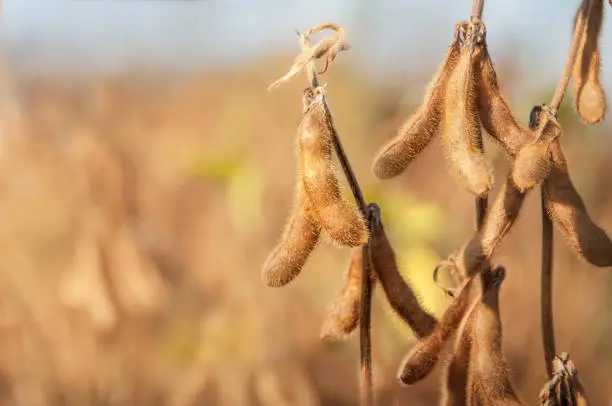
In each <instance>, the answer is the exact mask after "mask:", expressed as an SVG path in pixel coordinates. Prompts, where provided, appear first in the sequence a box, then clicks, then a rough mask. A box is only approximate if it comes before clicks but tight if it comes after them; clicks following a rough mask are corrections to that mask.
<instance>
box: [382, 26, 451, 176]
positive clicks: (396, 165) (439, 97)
mask: <svg viewBox="0 0 612 406" xmlns="http://www.w3.org/2000/svg"><path fill="white" fill-rule="evenodd" d="M458 30H459V26H458V27H457V29H456V32H455V39H454V40H453V42H452V43H451V45H450V47H449V49H448V52H447V53H446V56H445V58H444V60H443V61H442V63H441V64H440V66H439V67H438V70H437V72H436V73H435V75H434V77H433V79H432V80H431V82H430V83H429V86H428V89H427V92H426V94H425V97H424V98H423V102H422V103H421V105H420V106H419V108H418V109H417V110H416V111H415V112H414V113H412V114H411V115H410V117H409V118H408V119H407V120H406V122H405V123H404V124H403V125H402V127H401V128H400V130H399V131H398V134H397V135H396V136H395V137H394V138H393V139H392V140H391V141H389V142H388V143H386V144H385V145H383V146H382V147H381V148H380V150H379V151H378V152H377V154H376V156H375V158H374V161H373V164H372V172H373V173H374V175H376V177H378V178H379V179H388V178H392V177H394V176H397V175H399V174H400V173H402V172H403V171H404V170H405V169H406V168H407V167H408V165H410V163H411V162H412V160H413V159H414V158H415V157H416V156H417V155H418V154H419V153H420V152H421V151H423V150H424V149H425V147H427V145H429V143H430V141H431V140H432V139H433V137H434V136H435V135H436V134H438V133H439V132H440V127H441V123H442V119H443V116H444V106H445V103H444V99H445V91H446V87H447V86H446V84H447V82H448V80H449V77H450V76H451V74H452V72H453V71H454V69H455V66H456V65H457V63H458V61H459V54H460V50H461V40H460V38H459V35H458V32H457V31H458Z"/></svg>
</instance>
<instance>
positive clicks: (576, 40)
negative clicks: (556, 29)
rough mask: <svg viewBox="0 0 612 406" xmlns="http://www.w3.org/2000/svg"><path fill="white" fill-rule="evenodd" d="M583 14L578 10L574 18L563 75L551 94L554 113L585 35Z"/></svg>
mask: <svg viewBox="0 0 612 406" xmlns="http://www.w3.org/2000/svg"><path fill="white" fill-rule="evenodd" d="M581 13H582V15H581ZM584 13H585V11H584V10H582V9H579V10H578V14H577V16H576V23H575V24H574V35H573V37H572V43H571V45H570V51H569V54H568V55H567V60H566V62H565V68H564V69H563V75H562V76H561V79H560V80H559V83H558V84H557V88H556V89H555V93H554V94H553V97H552V100H551V101H550V104H549V106H550V108H552V109H553V110H554V111H555V112H556V111H557V110H559V106H560V105H561V102H562V101H563V97H564V96H565V91H566V90H567V86H568V85H569V82H570V78H571V76H572V70H573V69H574V65H575V64H576V57H577V56H578V49H579V48H580V42H581V41H582V38H583V35H586V33H585V31H584V27H585V24H586V15H584Z"/></svg>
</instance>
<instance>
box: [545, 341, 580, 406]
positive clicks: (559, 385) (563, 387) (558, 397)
mask: <svg viewBox="0 0 612 406" xmlns="http://www.w3.org/2000/svg"><path fill="white" fill-rule="evenodd" d="M552 366H553V376H552V379H551V380H550V381H549V382H547V383H546V385H544V388H542V391H541V392H540V405H541V406H559V405H567V406H587V405H588V404H589V400H588V397H587V396H586V393H585V391H584V387H583V386H582V384H581V383H580V380H579V379H578V369H577V368H576V365H575V364H574V362H573V361H572V360H571V359H570V358H569V354H567V353H566V352H563V353H561V354H558V355H556V356H555V359H554V360H553V363H552Z"/></svg>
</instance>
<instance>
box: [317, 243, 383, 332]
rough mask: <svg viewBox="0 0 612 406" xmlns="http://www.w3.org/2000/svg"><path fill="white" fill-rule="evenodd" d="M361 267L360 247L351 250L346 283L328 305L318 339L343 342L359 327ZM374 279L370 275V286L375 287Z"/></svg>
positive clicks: (361, 253)
mask: <svg viewBox="0 0 612 406" xmlns="http://www.w3.org/2000/svg"><path fill="white" fill-rule="evenodd" d="M362 267H363V249H362V247H356V248H353V250H352V252H351V258H350V262H349V266H348V270H347V273H346V282H345V284H344V286H343V287H342V289H341V290H340V292H339V293H338V296H337V297H336V299H335V300H334V301H333V302H332V303H331V304H330V305H329V307H328V308H327V312H326V315H325V318H324V320H323V324H322V326H321V333H320V337H321V338H323V339H327V340H343V339H345V338H346V337H347V336H348V335H349V334H351V333H352V332H353V330H355V328H356V327H357V326H358V325H359V308H360V305H361V272H362ZM375 283H376V277H375V276H374V272H372V273H371V278H370V284H371V285H372V287H374V286H375Z"/></svg>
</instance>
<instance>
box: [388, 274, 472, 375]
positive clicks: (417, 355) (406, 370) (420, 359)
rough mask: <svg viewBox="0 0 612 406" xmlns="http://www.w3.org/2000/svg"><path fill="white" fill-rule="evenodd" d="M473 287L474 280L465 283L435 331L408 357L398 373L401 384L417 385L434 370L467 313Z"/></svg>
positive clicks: (417, 344) (411, 351) (412, 350)
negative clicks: (446, 344) (447, 342)
mask: <svg viewBox="0 0 612 406" xmlns="http://www.w3.org/2000/svg"><path fill="white" fill-rule="evenodd" d="M473 285H474V282H473V278H470V279H468V280H467V281H466V282H465V284H464V285H463V288H462V289H461V291H460V292H459V294H458V295H457V297H456V298H454V299H453V302H452V303H451V304H450V306H449V307H448V308H447V309H446V311H445V312H444V315H443V316H442V318H441V319H440V322H439V323H438V326H437V328H436V329H435V331H434V332H433V333H432V334H430V335H429V336H427V337H426V338H424V339H422V340H420V341H419V342H417V343H416V344H415V346H414V347H412V349H411V350H410V352H409V353H408V355H406V357H405V358H404V360H403V361H402V364H401V366H400V368H399V371H398V379H399V380H400V382H401V383H403V384H404V385H412V384H415V383H417V382H419V381H421V380H422V379H424V378H425V377H426V376H427V375H429V373H430V372H431V371H432V370H433V369H434V367H435V366H436V363H437V362H438V359H439V358H440V352H441V351H442V348H443V347H444V344H445V343H446V341H447V340H448V339H449V337H450V336H451V335H452V334H453V333H454V332H455V331H456V330H457V328H458V327H459V324H460V323H461V320H462V319H463V318H464V316H465V314H466V313H467V310H468V308H469V306H470V295H471V292H472V286H473Z"/></svg>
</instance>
